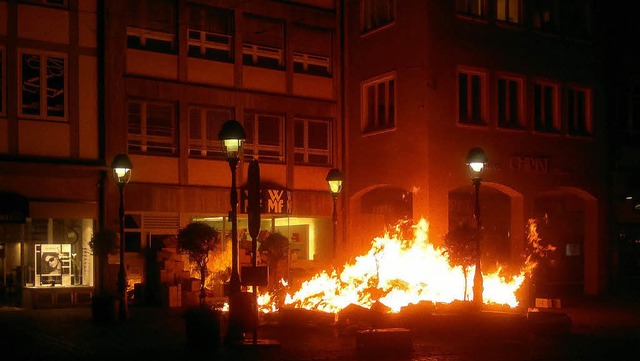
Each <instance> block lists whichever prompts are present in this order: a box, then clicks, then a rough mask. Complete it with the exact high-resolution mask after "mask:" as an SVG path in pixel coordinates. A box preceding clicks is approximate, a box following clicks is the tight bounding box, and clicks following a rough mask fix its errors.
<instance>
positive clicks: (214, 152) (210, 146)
mask: <svg viewBox="0 0 640 361" xmlns="http://www.w3.org/2000/svg"><path fill="white" fill-rule="evenodd" d="M192 110H198V111H200V132H201V134H202V135H203V136H202V139H197V140H194V139H192V138H191V125H192V118H191V111H192ZM209 111H219V112H226V113H227V114H228V115H229V116H228V118H227V120H228V119H234V117H235V109H233V108H228V107H221V106H209V105H198V104H190V105H189V106H188V109H187V117H188V121H187V123H188V132H187V134H188V139H189V140H188V142H189V143H188V144H189V146H188V154H189V157H206V158H220V159H222V158H225V155H224V152H223V151H222V148H221V147H220V140H219V139H218V132H219V129H218V130H217V131H215V132H214V134H215V138H214V139H207V137H206V135H207V134H208V133H207V122H206V115H207V112H209ZM203 120H204V121H203ZM198 142H199V143H201V144H200V147H198V148H195V147H194V145H195V144H196V143H198ZM195 152H198V153H199V154H195Z"/></svg>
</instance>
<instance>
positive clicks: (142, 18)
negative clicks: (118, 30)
mask: <svg viewBox="0 0 640 361" xmlns="http://www.w3.org/2000/svg"><path fill="white" fill-rule="evenodd" d="M126 16H127V47H128V48H130V49H140V50H148V51H155V52H159V53H167V54H175V52H176V9H175V2H174V1H172V0H127V12H126Z"/></svg>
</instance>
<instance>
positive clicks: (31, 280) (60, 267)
mask: <svg viewBox="0 0 640 361" xmlns="http://www.w3.org/2000/svg"><path fill="white" fill-rule="evenodd" d="M93 223H94V222H93V220H92V219H53V218H44V219H31V220H30V221H29V222H28V223H27V224H26V225H25V227H26V228H25V229H24V230H23V231H20V233H21V234H22V235H23V236H22V237H24V238H23V239H24V241H23V243H24V247H23V250H24V255H23V256H22V257H21V259H22V264H21V265H20V266H21V267H22V268H24V270H25V272H24V283H23V284H24V285H25V286H27V287H51V286H91V285H93V279H92V278H93V256H92V252H91V249H90V247H89V241H90V238H91V234H92V233H93ZM16 239H18V238H16Z"/></svg>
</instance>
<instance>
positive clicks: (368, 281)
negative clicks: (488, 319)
mask: <svg viewBox="0 0 640 361" xmlns="http://www.w3.org/2000/svg"><path fill="white" fill-rule="evenodd" d="M413 228H414V238H413V239H411V240H405V239H399V238H398V237H399V236H398V234H400V232H397V234H395V235H390V234H386V235H385V236H384V237H379V238H376V239H375V240H374V241H373V242H372V246H371V249H370V250H369V251H368V253H367V254H366V255H363V256H359V257H357V258H356V259H355V261H354V262H353V263H352V264H345V265H344V268H343V270H342V272H340V274H338V272H337V271H336V270H333V271H332V272H331V273H329V272H327V271H322V272H320V273H319V274H317V275H315V276H314V277H312V278H311V279H310V280H308V281H306V282H304V283H303V284H302V286H301V287H300V289H299V290H298V291H296V292H295V293H293V295H291V294H287V295H286V298H285V300H284V305H289V306H292V307H296V308H305V309H309V310H318V311H324V312H333V313H337V312H339V311H340V310H342V309H344V308H345V307H347V306H348V305H349V304H357V305H360V306H363V307H366V308H371V306H372V305H373V304H374V303H375V302H376V301H379V302H380V303H382V304H384V305H385V306H387V307H389V308H390V309H391V311H392V312H398V311H400V309H401V308H402V307H404V306H407V305H409V304H415V303H418V302H420V301H431V302H442V303H450V302H452V301H454V300H464V294H465V292H464V287H465V286H464V285H465V282H464V274H463V270H462V267H460V266H452V265H450V263H449V259H448V257H447V253H446V251H445V249H444V248H438V247H435V246H434V245H433V244H431V243H429V238H428V228H429V226H428V223H427V221H426V220H424V219H421V220H420V222H419V223H418V224H416V225H414V226H413ZM528 241H529V243H530V245H531V246H532V247H533V251H534V253H537V252H540V250H541V248H542V247H541V246H540V244H539V238H538V235H537V232H536V225H535V222H534V221H529V224H528ZM535 266H536V263H535V262H534V261H532V259H531V256H529V257H527V258H526V260H525V262H524V264H523V266H522V267H521V270H520V272H519V273H518V274H517V275H515V276H510V277H507V276H504V275H502V274H501V271H502V268H498V270H497V271H495V272H493V273H488V274H483V279H484V292H483V300H484V302H485V303H493V304H500V305H508V306H511V307H515V306H517V305H518V301H517V299H516V296H515V293H516V291H517V290H518V289H519V288H520V286H521V285H522V283H523V281H524V280H525V278H526V277H527V276H529V275H530V273H531V271H532V270H533V269H534V268H535ZM467 272H468V274H467V277H468V279H472V278H473V274H474V272H475V268H474V267H473V266H472V267H469V268H468V269H467ZM472 287H473V284H472V282H469V283H468V285H467V294H472V293H473V290H472ZM258 303H259V305H260V309H261V310H262V311H263V312H270V311H275V310H277V307H276V306H275V304H274V303H273V299H272V297H271V295H268V294H263V295H261V296H260V299H259V301H258Z"/></svg>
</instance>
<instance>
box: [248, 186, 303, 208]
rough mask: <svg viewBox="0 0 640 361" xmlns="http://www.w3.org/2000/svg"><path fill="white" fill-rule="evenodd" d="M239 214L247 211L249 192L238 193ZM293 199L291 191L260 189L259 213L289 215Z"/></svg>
mask: <svg viewBox="0 0 640 361" xmlns="http://www.w3.org/2000/svg"><path fill="white" fill-rule="evenodd" d="M240 196H241V199H240V201H241V202H240V204H241V212H242V213H248V211H249V191H248V190H247V189H243V190H242V192H241V193H240ZM292 203H293V197H292V195H291V191H290V190H287V189H283V188H268V189H260V213H273V214H291V212H292Z"/></svg>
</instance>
